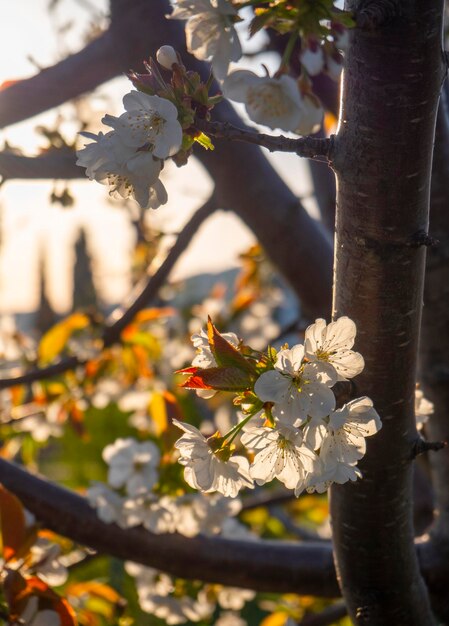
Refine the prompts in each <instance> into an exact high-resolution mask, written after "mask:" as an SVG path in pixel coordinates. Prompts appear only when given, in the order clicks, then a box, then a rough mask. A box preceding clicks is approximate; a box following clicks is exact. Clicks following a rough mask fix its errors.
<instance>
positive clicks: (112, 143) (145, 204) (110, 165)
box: [76, 131, 167, 209]
mask: <svg viewBox="0 0 449 626" xmlns="http://www.w3.org/2000/svg"><path fill="white" fill-rule="evenodd" d="M83 136H85V137H87V138H89V139H93V141H92V143H90V144H87V145H86V146H85V147H84V148H83V149H81V150H78V151H77V156H78V159H77V162H76V163H77V165H80V166H81V167H85V168H86V174H87V176H88V177H89V178H90V180H96V181H97V182H99V183H102V184H106V185H108V186H109V194H110V195H111V196H113V197H121V198H129V197H130V196H132V197H134V198H135V199H136V201H137V202H138V203H139V204H140V206H141V207H142V208H144V209H145V208H153V209H156V208H157V207H159V206H160V205H161V204H165V203H166V202H167V192H166V191H165V187H164V185H163V184H162V183H161V181H160V180H159V178H158V177H159V174H160V172H161V169H162V161H161V160H160V159H155V158H154V156H153V154H152V152H151V151H148V150H141V151H136V149H135V148H133V147H130V146H127V145H125V144H124V143H123V141H122V140H121V139H120V137H119V136H118V134H117V133H115V132H114V131H110V132H109V133H107V134H106V135H104V134H103V133H101V132H100V133H98V135H95V134H94V133H83Z"/></svg>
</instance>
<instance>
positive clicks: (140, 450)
mask: <svg viewBox="0 0 449 626" xmlns="http://www.w3.org/2000/svg"><path fill="white" fill-rule="evenodd" d="M103 459H104V460H105V461H106V463H107V464H108V465H109V472H108V482H109V484H110V485H111V487H114V489H118V488H120V487H124V486H125V485H126V490H127V492H128V494H129V495H130V496H137V495H139V494H142V493H147V492H148V491H150V490H151V489H152V488H153V487H154V485H155V484H156V482H157V480H158V472H157V466H158V465H159V460H160V452H159V450H158V448H157V446H156V445H155V444H154V443H153V442H152V441H146V442H144V443H139V442H138V441H136V440H135V439H131V438H128V439H117V440H116V441H115V442H114V443H113V444H110V445H109V446H106V448H105V449H104V450H103Z"/></svg>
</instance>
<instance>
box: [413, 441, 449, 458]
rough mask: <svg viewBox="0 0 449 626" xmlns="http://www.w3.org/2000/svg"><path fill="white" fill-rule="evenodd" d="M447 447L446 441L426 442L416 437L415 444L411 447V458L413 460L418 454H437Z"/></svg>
mask: <svg viewBox="0 0 449 626" xmlns="http://www.w3.org/2000/svg"><path fill="white" fill-rule="evenodd" d="M446 446H447V442H446V441H426V439H423V438H422V437H418V439H417V440H416V441H415V443H414V444H413V445H412V458H413V459H415V458H416V457H417V456H419V455H420V454H424V453H425V452H430V451H433V452H439V450H442V449H443V448H445V447H446Z"/></svg>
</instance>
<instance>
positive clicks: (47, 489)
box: [0, 459, 449, 597]
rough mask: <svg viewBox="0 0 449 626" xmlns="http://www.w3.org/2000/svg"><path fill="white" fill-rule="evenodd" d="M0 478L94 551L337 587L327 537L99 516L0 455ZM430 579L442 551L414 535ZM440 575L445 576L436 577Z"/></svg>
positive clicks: (174, 570)
mask: <svg viewBox="0 0 449 626" xmlns="http://www.w3.org/2000/svg"><path fill="white" fill-rule="evenodd" d="M0 482H1V483H2V484H3V485H4V486H5V487H6V489H9V490H10V491H12V492H13V493H14V494H16V495H17V497H18V498H20V500H21V501H22V502H23V504H24V506H25V507H26V508H27V509H28V510H29V511H31V512H32V513H33V514H34V515H35V516H36V518H37V519H38V520H39V521H40V522H42V523H43V524H44V525H45V527H46V528H49V529H50V530H53V531H54V532H56V533H58V534H60V535H62V536H66V537H69V538H70V539H72V540H73V541H77V542H79V543H80V544H82V545H86V546H88V547H90V548H92V549H94V550H96V551H97V552H99V553H103V554H109V555H111V556H115V557H117V558H119V559H124V560H132V561H135V562H137V563H142V564H143V565H147V566H149V567H155V568H156V569H159V570H161V571H165V572H168V573H169V574H173V575H174V576H179V577H181V578H194V579H198V580H205V581H209V582H215V583H221V584H224V585H231V586H233V587H236V586H237V587H243V588H247V589H255V590H257V591H272V592H279V593H300V594H306V595H316V596H321V597H337V596H338V595H339V592H338V586H337V581H336V574H335V568H334V564H333V557H332V548H331V545H330V543H328V542H324V541H323V542H319V543H314V542H307V543H305V544H298V543H294V542H288V541H275V542H274V541H265V540H259V541H241V540H233V539H232V540H231V539H223V538H220V537H203V536H198V537H194V538H186V537H183V536H181V535H178V534H171V535H155V534H153V533H150V532H148V531H146V530H143V529H141V528H136V529H126V530H125V529H123V528H120V527H119V526H117V525H116V524H106V523H105V522H102V521H101V520H100V519H99V518H98V517H97V515H96V512H95V511H94V509H92V508H91V507H90V506H89V504H88V502H87V500H86V498H83V497H81V496H79V495H78V494H76V493H74V492H72V491H69V490H67V489H65V488H63V487H60V486H59V485H56V484H55V483H52V482H50V481H48V480H46V479H43V478H40V477H38V476H35V475H33V474H30V473H29V472H28V471H26V470H24V469H23V468H21V467H19V466H18V465H16V464H14V463H11V462H9V461H6V460H5V459H0ZM416 548H417V553H418V557H419V561H420V565H421V571H422V573H423V576H424V577H425V580H426V582H427V584H428V585H429V587H430V588H431V589H432V588H434V587H435V586H437V585H438V584H440V585H441V584H443V585H444V584H445V581H447V580H448V577H449V558H448V554H447V552H445V551H444V550H439V549H438V546H437V545H435V544H434V543H433V542H432V541H428V540H423V541H418V543H417V546H416ZM442 581H443V582H442Z"/></svg>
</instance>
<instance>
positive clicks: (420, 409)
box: [415, 389, 435, 429]
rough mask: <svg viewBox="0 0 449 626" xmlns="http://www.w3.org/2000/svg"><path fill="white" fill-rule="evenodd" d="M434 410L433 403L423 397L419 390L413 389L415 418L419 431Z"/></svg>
mask: <svg viewBox="0 0 449 626" xmlns="http://www.w3.org/2000/svg"><path fill="white" fill-rule="evenodd" d="M434 410H435V408H434V406H433V402H430V400H427V398H425V397H424V393H423V392H422V390H421V389H415V417H416V424H417V426H418V428H419V429H421V428H422V427H423V425H424V424H425V423H426V422H427V420H428V419H429V415H432V413H433V412H434Z"/></svg>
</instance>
